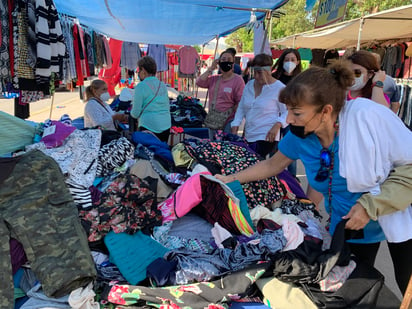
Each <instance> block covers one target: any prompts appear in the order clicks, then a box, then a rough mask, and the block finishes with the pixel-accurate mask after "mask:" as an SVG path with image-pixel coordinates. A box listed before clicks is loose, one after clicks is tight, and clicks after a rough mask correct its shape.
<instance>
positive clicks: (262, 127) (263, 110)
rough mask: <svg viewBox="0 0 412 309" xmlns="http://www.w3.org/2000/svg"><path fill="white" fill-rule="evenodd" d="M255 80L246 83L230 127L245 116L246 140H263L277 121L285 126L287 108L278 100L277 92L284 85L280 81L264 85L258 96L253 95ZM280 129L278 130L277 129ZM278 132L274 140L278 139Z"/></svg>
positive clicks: (234, 125) (237, 124) (238, 123)
mask: <svg viewBox="0 0 412 309" xmlns="http://www.w3.org/2000/svg"><path fill="white" fill-rule="evenodd" d="M254 84H255V80H251V81H250V82H249V83H247V84H246V86H245V89H244V90H243V95H242V99H241V100H240V103H239V106H238V108H237V111H236V114H235V119H234V120H233V121H232V124H231V125H232V127H237V126H240V124H241V122H242V120H243V118H245V120H246V122H245V138H246V140H247V141H248V142H255V141H264V140H266V135H267V134H268V132H269V130H270V129H271V128H272V127H273V125H274V124H275V123H277V122H280V123H281V124H282V127H286V126H287V123H286V117H287V108H286V105H285V104H283V103H280V102H279V100H278V97H279V92H280V91H281V90H282V89H283V88H284V87H285V85H284V84H283V83H282V82H280V81H278V80H277V81H275V82H274V83H272V84H270V85H264V86H263V88H262V92H261V93H260V95H259V96H257V97H255V87H254ZM279 131H280V130H279ZM279 135H280V132H278V136H277V137H276V140H277V141H278V140H279Z"/></svg>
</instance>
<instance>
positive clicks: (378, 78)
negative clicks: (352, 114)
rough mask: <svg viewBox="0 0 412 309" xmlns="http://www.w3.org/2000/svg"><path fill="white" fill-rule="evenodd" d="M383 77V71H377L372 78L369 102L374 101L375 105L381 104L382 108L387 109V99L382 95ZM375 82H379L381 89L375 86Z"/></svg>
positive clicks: (388, 103)
mask: <svg viewBox="0 0 412 309" xmlns="http://www.w3.org/2000/svg"><path fill="white" fill-rule="evenodd" d="M385 76H386V74H385V72H384V71H378V72H376V73H375V75H374V76H373V79H372V96H371V100H372V101H375V102H376V103H379V104H382V105H383V106H386V107H389V105H390V102H389V101H388V99H387V98H386V97H385V94H384V93H383V82H384V80H385ZM376 82H381V83H382V87H380V86H378V85H376Z"/></svg>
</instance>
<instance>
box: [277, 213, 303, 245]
mask: <svg viewBox="0 0 412 309" xmlns="http://www.w3.org/2000/svg"><path fill="white" fill-rule="evenodd" d="M282 231H283V235H284V236H285V238H286V240H287V243H286V246H285V247H284V248H283V250H282V251H289V250H294V249H296V248H297V247H299V245H300V244H301V243H302V242H303V239H304V237H305V235H304V233H303V231H302V229H301V228H300V227H299V225H298V224H297V222H295V221H292V220H289V219H287V218H283V219H282Z"/></svg>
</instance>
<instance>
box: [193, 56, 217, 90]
mask: <svg viewBox="0 0 412 309" xmlns="http://www.w3.org/2000/svg"><path fill="white" fill-rule="evenodd" d="M218 62H219V60H217V59H216V60H214V61H213V62H212V65H211V66H210V67H208V68H207V70H206V71H205V72H204V73H203V74H202V75H200V76H199V77H198V78H197V81H196V83H198V82H200V83H201V84H202V81H206V80H207V78H208V77H209V76H210V75H211V74H212V73H213V71H214V70H216V69H217V63H218ZM199 86H200V85H199Z"/></svg>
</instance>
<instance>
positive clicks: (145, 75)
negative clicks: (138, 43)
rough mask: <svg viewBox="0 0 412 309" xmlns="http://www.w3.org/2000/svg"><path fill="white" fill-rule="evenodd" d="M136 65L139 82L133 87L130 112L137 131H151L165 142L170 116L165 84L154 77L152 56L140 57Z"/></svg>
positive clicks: (154, 69) (154, 70) (154, 64)
mask: <svg viewBox="0 0 412 309" xmlns="http://www.w3.org/2000/svg"><path fill="white" fill-rule="evenodd" d="M137 66H138V69H139V73H138V74H139V79H140V81H141V82H140V83H138V84H137V86H136V87H135V90H134V97H133V107H132V110H131V112H130V114H131V115H132V117H133V118H135V119H137V121H138V126H137V127H138V128H139V131H145V130H147V131H150V132H153V133H154V134H155V135H156V136H157V137H158V138H159V139H160V140H161V141H163V142H167V141H168V139H169V134H170V127H171V116H170V103H169V97H168V94H167V88H166V85H165V84H164V83H163V82H161V81H159V80H158V79H157V78H156V76H155V75H156V71H157V67H156V62H155V60H154V59H153V58H152V57H150V56H145V57H143V58H141V59H140V60H139V61H138V62H137Z"/></svg>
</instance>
